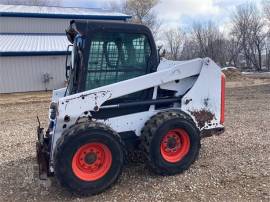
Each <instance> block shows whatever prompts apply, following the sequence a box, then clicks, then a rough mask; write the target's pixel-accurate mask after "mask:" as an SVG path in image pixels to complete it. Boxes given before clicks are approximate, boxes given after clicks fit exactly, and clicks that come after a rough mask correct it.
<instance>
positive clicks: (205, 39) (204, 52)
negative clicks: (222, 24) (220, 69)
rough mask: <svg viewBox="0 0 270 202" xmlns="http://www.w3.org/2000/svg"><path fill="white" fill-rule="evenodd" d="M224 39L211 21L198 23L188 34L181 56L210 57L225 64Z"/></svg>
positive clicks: (187, 57)
mask: <svg viewBox="0 0 270 202" xmlns="http://www.w3.org/2000/svg"><path fill="white" fill-rule="evenodd" d="M225 50H226V40H225V37H224V35H223V34H222V33H221V32H220V31H219V29H218V27H217V26H216V25H215V24H214V23H213V22H211V21H210V22H208V23H207V24H205V23H199V22H196V23H194V25H193V28H192V32H191V33H190V34H189V40H187V42H186V43H185V45H184V49H183V53H182V57H183V59H190V57H192V55H193V57H211V58H212V59H213V60H215V61H217V62H218V63H219V64H220V65H225V64H226V62H227V58H226V53H225Z"/></svg>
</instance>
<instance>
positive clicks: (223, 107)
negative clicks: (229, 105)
mask: <svg viewBox="0 0 270 202" xmlns="http://www.w3.org/2000/svg"><path fill="white" fill-rule="evenodd" d="M225 86H226V76H225V74H224V73H222V74H221V110H220V124H224V122H225V91H226V89H225Z"/></svg>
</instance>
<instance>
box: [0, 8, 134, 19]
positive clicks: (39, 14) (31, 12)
mask: <svg viewBox="0 0 270 202" xmlns="http://www.w3.org/2000/svg"><path fill="white" fill-rule="evenodd" d="M0 16H6V17H35V18H64V19H103V20H126V19H128V18H131V16H129V15H125V14H122V13H117V12H112V11H109V10H105V9H96V8H69V7H53V6H26V5H1V4H0Z"/></svg>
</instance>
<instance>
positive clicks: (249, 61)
mask: <svg viewBox="0 0 270 202" xmlns="http://www.w3.org/2000/svg"><path fill="white" fill-rule="evenodd" d="M232 22H233V30H232V34H233V35H234V36H235V37H236V38H237V39H239V41H240V46H241V53H242V54H243V55H244V59H245V63H246V66H248V67H253V68H255V69H256V70H261V69H262V66H263V60H262V59H263V58H262V53H263V50H264V48H265V39H266V36H267V35H266V32H265V23H264V21H263V20H262V16H261V15H260V13H259V11H258V9H257V7H256V5H254V4H252V3H246V4H244V5H241V6H239V7H238V8H237V9H236V11H235V12H234V13H233V17H232Z"/></svg>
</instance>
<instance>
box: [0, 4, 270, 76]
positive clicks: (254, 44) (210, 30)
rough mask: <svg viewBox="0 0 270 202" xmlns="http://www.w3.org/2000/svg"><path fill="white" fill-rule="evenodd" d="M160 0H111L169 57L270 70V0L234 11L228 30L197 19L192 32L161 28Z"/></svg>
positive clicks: (111, 5) (246, 5) (117, 8)
mask: <svg viewBox="0 0 270 202" xmlns="http://www.w3.org/2000/svg"><path fill="white" fill-rule="evenodd" d="M159 1H160V0H122V1H121V2H118V1H117V2H118V3H111V4H110V5H109V6H110V8H111V9H112V10H116V11H120V12H123V13H126V14H129V15H132V16H133V18H132V20H131V21H132V22H135V23H141V24H145V25H147V26H148V27H149V28H150V29H151V30H152V32H153V35H154V37H155V38H159V39H160V40H161V41H162V42H163V43H164V47H163V48H164V49H165V50H166V54H165V52H164V55H165V57H166V58H168V59H173V60H189V59H193V58H196V57H201V58H203V57H210V58H212V59H213V60H214V61H216V62H217V63H218V64H219V65H221V66H223V67H225V66H234V67H238V68H241V69H250V70H256V71H262V70H270V0H264V1H263V3H262V8H263V9H259V8H257V6H256V4H254V3H252V2H247V3H245V4H242V5H240V6H238V7H237V8H236V9H235V10H234V11H231V17H230V24H231V26H230V27H229V28H228V29H229V30H226V31H225V32H224V31H221V30H220V29H219V27H218V25H217V24H216V23H215V22H213V21H209V22H207V23H202V22H194V23H193V24H192V25H190V27H189V29H188V30H189V31H184V30H183V29H182V28H181V27H177V28H171V29H169V30H165V31H163V30H161V28H160V27H161V24H162V22H161V21H160V20H159V18H158V14H157V13H156V12H155V10H154V8H155V6H156V5H157V4H159ZM115 2H116V1H115ZM0 3H6V4H28V5H54V4H56V5H61V4H62V0H54V1H48V0H0Z"/></svg>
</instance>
